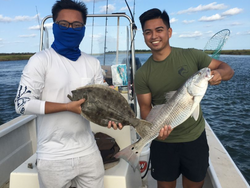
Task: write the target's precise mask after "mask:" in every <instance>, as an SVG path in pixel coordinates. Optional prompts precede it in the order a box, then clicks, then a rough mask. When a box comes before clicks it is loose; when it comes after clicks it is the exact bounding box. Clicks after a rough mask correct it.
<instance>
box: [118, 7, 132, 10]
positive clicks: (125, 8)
mask: <svg viewBox="0 0 250 188" xmlns="http://www.w3.org/2000/svg"><path fill="white" fill-rule="evenodd" d="M131 9H133V7H131ZM120 10H121V11H124V10H128V7H122V8H121V9H120Z"/></svg>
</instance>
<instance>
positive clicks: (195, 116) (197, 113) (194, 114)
mask: <svg viewBox="0 0 250 188" xmlns="http://www.w3.org/2000/svg"><path fill="white" fill-rule="evenodd" d="M199 114H200V105H198V106H197V107H196V108H195V109H194V112H193V113H192V117H193V118H194V120H195V121H197V120H198V117H199Z"/></svg>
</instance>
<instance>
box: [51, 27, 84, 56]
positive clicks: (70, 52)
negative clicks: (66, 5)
mask: <svg viewBox="0 0 250 188" xmlns="http://www.w3.org/2000/svg"><path fill="white" fill-rule="evenodd" d="M53 34H54V38H55V40H54V42H53V44H52V45H51V47H52V48H53V49H54V50H55V51H56V52H57V53H59V54H61V55H62V56H64V57H66V58H68V59H70V60H72V61H76V60H77V59H78V58H79V57H80V56H81V51H80V49H79V45H80V43H81V41H82V39H83V37H84V34H85V27H83V28H82V30H80V31H76V30H74V29H73V28H70V27H69V28H68V29H65V30H64V29H60V28H59V25H58V24H56V23H54V24H53Z"/></svg>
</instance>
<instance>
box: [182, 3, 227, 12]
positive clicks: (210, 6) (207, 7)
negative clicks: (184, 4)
mask: <svg viewBox="0 0 250 188" xmlns="http://www.w3.org/2000/svg"><path fill="white" fill-rule="evenodd" d="M225 8H227V6H226V5H224V4H217V2H213V3H210V4H207V5H199V6H197V7H191V8H189V9H187V10H181V11H179V12H177V14H185V13H195V12H200V11H207V10H220V9H225Z"/></svg>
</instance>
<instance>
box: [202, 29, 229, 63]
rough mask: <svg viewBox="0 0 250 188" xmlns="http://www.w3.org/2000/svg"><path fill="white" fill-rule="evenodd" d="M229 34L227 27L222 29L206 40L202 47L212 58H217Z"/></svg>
mask: <svg viewBox="0 0 250 188" xmlns="http://www.w3.org/2000/svg"><path fill="white" fill-rule="evenodd" d="M229 35H230V30H229V29H223V30H221V31H219V32H217V33H215V34H214V35H213V36H212V37H211V38H210V39H209V40H208V42H207V44H206V46H205V47H204V50H203V51H204V52H206V53H209V54H212V58H214V59H218V58H219V56H220V51H221V49H222V48H223V46H224V45H225V43H226V41H227V39H228V37H229Z"/></svg>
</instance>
